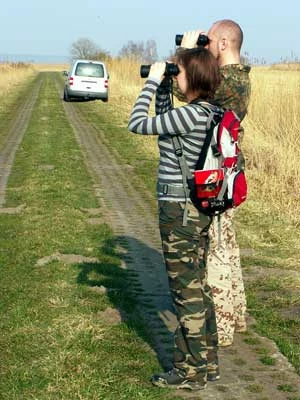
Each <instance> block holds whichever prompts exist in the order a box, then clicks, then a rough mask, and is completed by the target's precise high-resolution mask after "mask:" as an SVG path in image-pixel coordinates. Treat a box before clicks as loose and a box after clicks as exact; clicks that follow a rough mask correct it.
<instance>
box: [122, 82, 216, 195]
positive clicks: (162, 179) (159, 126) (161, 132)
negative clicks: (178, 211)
mask: <svg viewBox="0 0 300 400" xmlns="http://www.w3.org/2000/svg"><path fill="white" fill-rule="evenodd" d="M169 92H170V90H168V88H166V89H164V88H162V87H161V86H159V83H158V82H157V81H155V80H150V79H148V80H147V81H146V82H145V85H144V87H143V89H142V91H141V93H140V95H139V97H138V99H137V101H136V103H135V105H134V107H133V110H132V113H131V116H130V119H129V122H128V129H129V130H130V131H131V132H134V133H139V134H143V135H158V147H159V153H160V161H159V170H158V183H159V184H160V185H164V184H167V185H170V184H171V185H175V186H178V187H183V180H182V173H181V169H180V166H179V162H178V159H177V156H176V155H175V150H174V146H173V142H172V136H174V135H179V136H180V140H181V143H182V149H183V154H184V156H185V158H186V161H187V164H188V166H189V168H190V170H191V172H193V171H194V170H195V166H196V163H197V161H198V158H199V154H200V151H201V148H202V146H203V143H204V139H205V136H206V131H207V128H206V126H207V119H208V117H207V111H206V110H207V108H210V109H211V110H213V111H215V112H217V111H218V108H217V107H216V106H212V105H210V104H208V103H205V105H206V110H204V109H203V108H202V107H201V103H193V104H186V105H184V106H182V107H178V108H173V106H172V103H171V99H170V93H169ZM155 93H156V103H155V110H156V116H154V117H149V116H148V113H149V107H150V103H151V101H152V99H153V96H154V94H155ZM158 198H159V199H160V200H169V201H185V197H184V196H183V195H179V194H178V195H175V194H169V193H167V194H164V193H161V192H159V191H158Z"/></svg>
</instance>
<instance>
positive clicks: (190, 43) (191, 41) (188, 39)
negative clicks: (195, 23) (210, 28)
mask: <svg viewBox="0 0 300 400" xmlns="http://www.w3.org/2000/svg"><path fill="white" fill-rule="evenodd" d="M199 35H207V33H206V32H204V31H202V30H200V29H199V30H197V31H190V32H184V35H183V38H182V41H181V45H180V47H184V48H185V49H193V48H194V47H197V41H198V38H199Z"/></svg>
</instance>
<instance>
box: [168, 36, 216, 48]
mask: <svg viewBox="0 0 300 400" xmlns="http://www.w3.org/2000/svg"><path fill="white" fill-rule="evenodd" d="M182 38H183V35H176V36H175V43H176V46H180V45H181V42H182ZM208 43H209V39H208V37H207V36H206V35H202V34H200V35H199V37H198V40H197V43H196V44H197V46H203V47H204V46H206V45H208Z"/></svg>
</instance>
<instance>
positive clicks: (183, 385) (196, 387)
mask: <svg viewBox="0 0 300 400" xmlns="http://www.w3.org/2000/svg"><path fill="white" fill-rule="evenodd" d="M151 382H152V384H153V385H154V386H157V387H160V388H174V389H185V390H191V391H198V390H203V389H205V388H206V384H205V385H200V384H199V385H197V384H194V385H193V384H192V385H191V383H190V381H185V382H182V383H180V384H174V385H171V384H169V383H167V382H166V381H163V380H160V381H151Z"/></svg>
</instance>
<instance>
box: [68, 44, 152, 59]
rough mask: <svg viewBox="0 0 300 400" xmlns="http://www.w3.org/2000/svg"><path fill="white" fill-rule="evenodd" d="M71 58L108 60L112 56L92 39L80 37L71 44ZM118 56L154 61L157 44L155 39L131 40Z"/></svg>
mask: <svg viewBox="0 0 300 400" xmlns="http://www.w3.org/2000/svg"><path fill="white" fill-rule="evenodd" d="M70 57H71V59H77V58H81V59H89V60H104V61H105V60H107V59H110V58H111V55H110V53H109V51H106V50H103V49H101V48H100V47H99V46H97V45H96V44H95V43H94V42H93V41H92V40H90V39H88V38H80V39H78V40H76V41H75V42H74V43H72V45H71V50H70ZM118 57H120V58H128V59H131V60H134V61H137V62H140V63H147V64H148V63H149V64H151V63H153V62H155V61H157V59H158V54H157V46H156V42H155V40H152V39H151V40H147V41H146V42H145V43H144V42H142V41H140V42H134V41H132V40H130V41H129V42H128V43H127V44H125V45H124V46H123V47H122V48H121V50H120V51H119V54H118Z"/></svg>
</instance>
